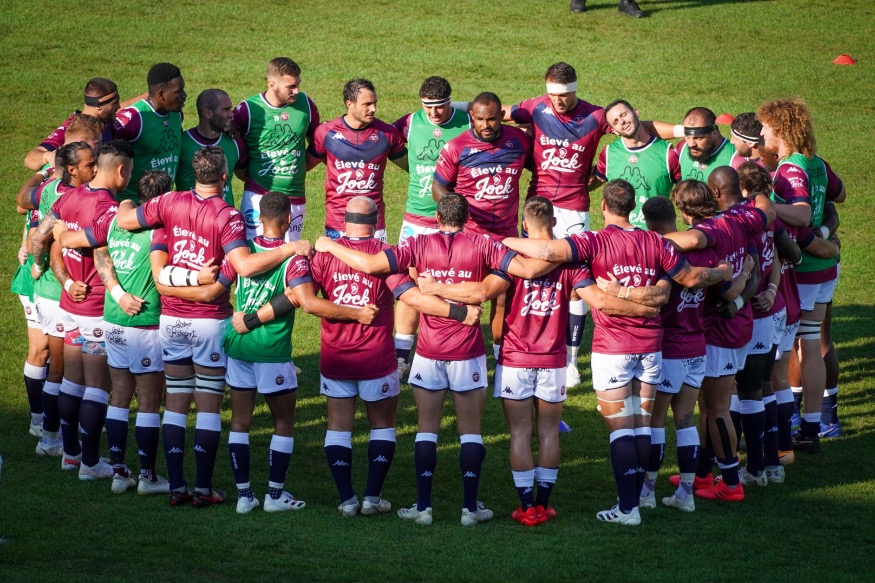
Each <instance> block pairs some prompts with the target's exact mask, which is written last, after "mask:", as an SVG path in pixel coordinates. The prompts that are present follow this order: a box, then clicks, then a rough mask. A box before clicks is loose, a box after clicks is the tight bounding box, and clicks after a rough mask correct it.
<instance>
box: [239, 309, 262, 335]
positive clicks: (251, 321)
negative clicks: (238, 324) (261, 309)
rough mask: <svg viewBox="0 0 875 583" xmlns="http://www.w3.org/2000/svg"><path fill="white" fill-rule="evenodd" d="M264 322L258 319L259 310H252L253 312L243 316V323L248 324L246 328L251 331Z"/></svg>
mask: <svg viewBox="0 0 875 583" xmlns="http://www.w3.org/2000/svg"><path fill="white" fill-rule="evenodd" d="M262 324H263V322H262V321H261V320H259V319H258V313H257V312H252V313H251V314H246V315H245V316H243V325H244V326H246V329H247V330H249V331H250V332H251V331H252V330H255V329H256V328H258V327H260V326H261V325H262Z"/></svg>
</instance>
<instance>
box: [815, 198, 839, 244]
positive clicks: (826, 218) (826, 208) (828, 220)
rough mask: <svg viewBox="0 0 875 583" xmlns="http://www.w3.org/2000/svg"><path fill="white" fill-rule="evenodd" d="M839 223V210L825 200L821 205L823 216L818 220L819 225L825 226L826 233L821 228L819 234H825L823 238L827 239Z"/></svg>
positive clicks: (837, 227) (837, 228) (836, 229)
mask: <svg viewBox="0 0 875 583" xmlns="http://www.w3.org/2000/svg"><path fill="white" fill-rule="evenodd" d="M840 224H841V221H839V212H838V211H837V210H836V206H835V205H834V204H833V203H831V202H827V203H826V204H825V205H823V218H822V219H821V221H820V226H821V227H826V229H827V231H828V233H824V232H823V231H822V230H821V232H820V234H821V235H826V236H825V237H824V239H828V238H829V237H830V235H833V234H835V232H836V231H838V230H839V225H840Z"/></svg>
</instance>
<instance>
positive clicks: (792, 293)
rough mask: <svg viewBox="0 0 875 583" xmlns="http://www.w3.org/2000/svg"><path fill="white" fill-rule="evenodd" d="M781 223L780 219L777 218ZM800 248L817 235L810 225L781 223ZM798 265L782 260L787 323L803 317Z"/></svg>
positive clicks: (781, 282) (783, 295)
mask: <svg viewBox="0 0 875 583" xmlns="http://www.w3.org/2000/svg"><path fill="white" fill-rule="evenodd" d="M775 223H780V219H775ZM780 224H781V225H782V226H783V228H784V229H785V230H786V231H787V234H788V235H790V238H791V239H793V240H794V241H795V242H796V244H797V245H799V247H800V248H803V247H807V246H808V245H809V244H811V241H813V240H814V237H816V235H815V234H814V231H812V230H811V229H809V228H808V227H794V226H792V225H785V224H783V223H780ZM796 276H797V273H796V266H795V265H794V264H792V263H790V262H789V261H783V262H781V281H780V283H778V292H779V293H780V294H781V297H783V298H784V305H785V306H786V307H787V324H788V325H790V324H795V323H796V322H798V321H799V320H801V319H802V308H801V307H800V304H799V285H798V282H797V278H796Z"/></svg>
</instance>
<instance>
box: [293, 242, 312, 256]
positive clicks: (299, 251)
mask: <svg viewBox="0 0 875 583" xmlns="http://www.w3.org/2000/svg"><path fill="white" fill-rule="evenodd" d="M292 245H293V246H294V248H295V255H300V256H301V257H306V258H307V259H309V258H311V257H313V245H312V244H311V243H310V241H308V240H306V239H301V240H300V241H295V242H294V243H292Z"/></svg>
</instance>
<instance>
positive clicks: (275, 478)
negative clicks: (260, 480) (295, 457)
mask: <svg viewBox="0 0 875 583" xmlns="http://www.w3.org/2000/svg"><path fill="white" fill-rule="evenodd" d="M294 446H295V439H294V438H293V437H284V436H280V435H274V436H272V437H271V439H270V450H269V451H268V465H269V468H270V471H269V474H268V480H269V481H270V482H272V483H274V484H284V483H285V481H286V474H288V473H289V465H290V464H291V463H292V451H293V449H294ZM268 493H269V494H270V495H271V496H272V497H273V498H279V497H280V495H281V494H282V490H280V491H279V492H273V491H269V492H268ZM274 494H276V496H274Z"/></svg>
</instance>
